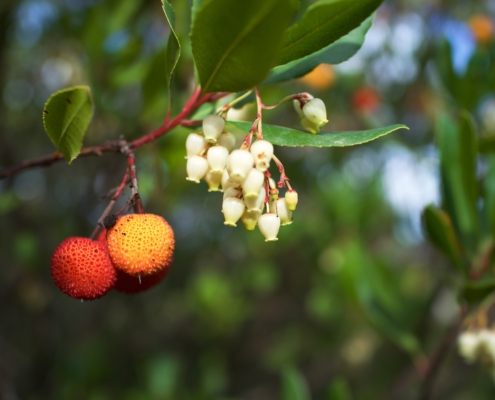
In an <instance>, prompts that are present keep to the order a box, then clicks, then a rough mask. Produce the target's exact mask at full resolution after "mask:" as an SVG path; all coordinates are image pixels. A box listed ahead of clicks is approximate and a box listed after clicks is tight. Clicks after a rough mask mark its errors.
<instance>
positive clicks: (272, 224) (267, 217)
mask: <svg viewBox="0 0 495 400" xmlns="http://www.w3.org/2000/svg"><path fill="white" fill-rule="evenodd" d="M258 226H259V228H260V232H261V233H262V234H263V236H264V237H265V242H274V241H276V240H278V238H277V234H278V231H279V229H280V218H279V217H278V216H277V215H275V214H272V213H267V214H263V215H262V216H261V217H260V218H259V220H258Z"/></svg>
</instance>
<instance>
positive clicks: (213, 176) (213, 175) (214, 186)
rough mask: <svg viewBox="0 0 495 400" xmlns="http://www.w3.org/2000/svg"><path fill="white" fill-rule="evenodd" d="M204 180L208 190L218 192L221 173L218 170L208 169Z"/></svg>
mask: <svg viewBox="0 0 495 400" xmlns="http://www.w3.org/2000/svg"><path fill="white" fill-rule="evenodd" d="M205 181H206V183H207V184H208V192H220V183H221V182H222V174H219V173H218V172H212V171H211V169H210V170H208V172H207V173H206V175H205Z"/></svg>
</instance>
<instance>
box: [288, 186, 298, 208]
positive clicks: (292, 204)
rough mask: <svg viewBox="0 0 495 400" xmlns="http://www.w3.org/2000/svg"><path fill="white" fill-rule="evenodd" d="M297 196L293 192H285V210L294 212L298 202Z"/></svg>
mask: <svg viewBox="0 0 495 400" xmlns="http://www.w3.org/2000/svg"><path fill="white" fill-rule="evenodd" d="M298 197H299V196H298V194H297V192H296V191H295V190H293V189H291V190H287V192H286V193H285V202H286V203H287V208H288V209H289V211H294V210H295V209H296V206H297V202H298Z"/></svg>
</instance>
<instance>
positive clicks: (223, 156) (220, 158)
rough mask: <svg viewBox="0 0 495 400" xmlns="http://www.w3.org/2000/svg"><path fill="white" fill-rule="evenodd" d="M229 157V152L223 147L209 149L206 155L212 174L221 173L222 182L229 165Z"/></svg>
mask: <svg viewBox="0 0 495 400" xmlns="http://www.w3.org/2000/svg"><path fill="white" fill-rule="evenodd" d="M228 157H229V151H228V150H227V149H226V148H225V147H223V146H213V147H210V148H209V149H208V153H206V159H207V160H208V164H209V165H210V168H211V172H212V173H215V172H216V173H219V174H220V180H221V176H222V173H223V170H224V169H225V165H226V164H227V158H228Z"/></svg>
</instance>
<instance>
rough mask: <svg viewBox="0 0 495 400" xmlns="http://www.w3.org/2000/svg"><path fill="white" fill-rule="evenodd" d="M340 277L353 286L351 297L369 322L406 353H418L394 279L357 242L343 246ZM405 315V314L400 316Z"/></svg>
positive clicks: (409, 321)
mask: <svg viewBox="0 0 495 400" xmlns="http://www.w3.org/2000/svg"><path fill="white" fill-rule="evenodd" d="M342 250H343V252H344V259H345V261H344V265H343V268H342V270H341V272H340V274H341V277H342V279H345V280H346V281H347V284H349V286H350V287H351V288H352V289H353V291H354V296H355V300H356V301H357V302H358V304H359V305H360V306H361V308H362V310H363V311H364V313H365V314H366V316H367V318H368V319H369V320H370V322H372V323H373V325H375V326H376V327H377V328H378V329H379V330H380V331H381V332H382V333H383V334H384V335H385V336H387V337H388V338H389V339H390V340H391V341H393V342H394V343H395V344H396V345H397V346H399V347H400V348H401V349H403V350H404V351H406V352H407V353H408V354H411V355H413V356H414V355H416V354H419V353H420V352H421V346H420V344H419V341H418V340H417V339H416V337H415V335H414V334H413V332H412V331H411V329H410V328H409V326H410V325H411V320H410V315H409V314H407V310H409V307H410V305H409V304H407V303H406V302H405V300H404V299H403V298H402V297H401V295H400V292H399V291H395V290H394V288H393V285H394V279H392V278H391V277H388V276H387V274H385V273H384V272H385V271H384V270H383V269H381V268H380V267H379V265H378V264H377V263H374V262H373V259H372V257H371V255H370V254H369V253H368V252H367V251H366V249H365V247H364V245H363V244H361V243H359V241H353V242H349V243H348V245H347V246H343V247H342ZM405 315H407V317H404V316H405Z"/></svg>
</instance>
